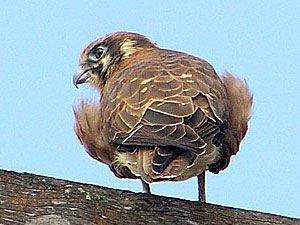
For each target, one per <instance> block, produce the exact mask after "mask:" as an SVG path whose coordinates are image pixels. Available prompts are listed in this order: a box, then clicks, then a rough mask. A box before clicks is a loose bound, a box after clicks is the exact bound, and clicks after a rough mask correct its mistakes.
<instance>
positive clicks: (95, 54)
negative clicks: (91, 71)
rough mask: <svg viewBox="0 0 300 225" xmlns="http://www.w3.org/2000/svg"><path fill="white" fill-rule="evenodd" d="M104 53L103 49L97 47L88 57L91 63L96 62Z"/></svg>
mask: <svg viewBox="0 0 300 225" xmlns="http://www.w3.org/2000/svg"><path fill="white" fill-rule="evenodd" d="M103 53H104V48H103V47H98V48H96V49H95V50H94V51H92V54H91V55H90V59H91V60H93V61H98V60H99V59H100V58H101V57H102V55H103Z"/></svg>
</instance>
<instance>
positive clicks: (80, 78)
mask: <svg viewBox="0 0 300 225" xmlns="http://www.w3.org/2000/svg"><path fill="white" fill-rule="evenodd" d="M89 69H90V68H86V67H84V66H83V65H81V66H80V67H79V68H78V69H77V71H76V72H75V73H74V76H73V84H74V86H75V87H76V88H78V84H83V83H85V81H86V80H87V79H88V78H89V75H88V73H87V72H88V71H89Z"/></svg>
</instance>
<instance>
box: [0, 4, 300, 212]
mask: <svg viewBox="0 0 300 225" xmlns="http://www.w3.org/2000/svg"><path fill="white" fill-rule="evenodd" d="M181 2H182V1H151V2H150V1H148V2H146V1H144V2H142V1H93V0H89V1H72V2H71V1H69V2H67V1H64V2H63V1H40V3H36V4H35V3H33V1H1V2H0V9H1V14H0V34H1V35H0V44H1V51H0V62H1V65H0V77H1V88H0V96H1V99H0V105H1V107H0V125H1V132H0V142H1V145H0V168H2V169H6V170H13V171H19V172H24V171H26V172H31V173H35V174H41V175H47V176H51V177H56V178H63V179H68V180H72V181H79V182H84V183H92V184H97V185H102V186H107V187H112V188H118V189H126V190H132V191H136V192H138V191H141V190H142V188H141V185H140V182H139V181H132V180H120V179H118V178H115V177H114V176H113V174H112V173H111V172H110V170H109V169H108V168H107V167H106V166H104V165H102V164H100V163H98V162H96V161H95V160H93V159H91V158H90V157H89V156H88V155H87V154H86V153H85V151H84V149H83V147H82V146H81V145H80V144H79V142H78V140H77V138H76V137H75V134H74V132H73V121H74V116H73V113H72V105H74V104H76V103H77V102H78V101H79V100H80V99H81V98H87V97H89V98H98V94H97V93H96V92H95V91H93V90H91V89H90V88H88V87H86V86H81V87H80V88H79V89H75V88H74V86H73V84H72V76H73V73H74V72H75V70H76V69H77V66H78V58H79V54H80V52H81V50H82V49H83V48H84V47H85V46H86V45H87V44H89V43H90V42H91V41H93V40H95V39H97V38H99V37H101V36H103V35H105V34H108V33H111V32H113V31H119V30H125V31H133V32H138V33H141V34H144V35H146V36H147V37H148V38H150V39H151V40H153V41H155V42H156V43H157V44H158V45H159V46H161V47H163V48H168V49H173V50H179V51H183V52H187V53H190V54H192V55H195V56H198V57H201V58H204V59H206V60H207V61H209V62H210V63H211V64H212V65H213V66H214V67H215V68H216V70H217V71H218V73H219V74H221V73H222V72H223V71H224V70H225V69H226V70H228V71H230V72H232V73H233V74H236V75H238V76H240V77H242V78H245V79H246V80H247V82H248V84H249V86H250V88H251V90H252V92H253V94H254V111H253V112H254V113H253V117H252V119H251V122H250V128H249V132H248V134H247V136H246V138H245V140H244V141H243V143H242V146H241V150H240V152H239V153H238V155H237V156H235V157H233V158H232V160H231V164H230V166H229V168H228V169H227V170H225V171H224V172H222V173H220V174H219V175H212V174H209V175H208V177H207V200H208V202H210V203H215V204H220V205H226V206H233V207H238V208H244V209H252V210H259V211H263V212H271V213H276V214H281V215H287V216H293V217H298V218H299V217H300V206H299V202H300V141H299V140H300V116H299V113H300V104H299V100H300V88H299V85H300V2H299V1H297V0H295V1H276V0H275V1H233V0H231V1H186V2H188V3H184V4H183V3H181ZM152 190H153V192H154V193H156V194H160V195H167V196H175V197H180V198H184V199H191V200H196V199H197V188H196V179H190V180H188V181H186V182H181V183H162V184H154V185H152Z"/></svg>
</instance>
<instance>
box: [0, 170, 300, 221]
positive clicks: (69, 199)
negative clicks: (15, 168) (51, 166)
mask: <svg viewBox="0 0 300 225" xmlns="http://www.w3.org/2000/svg"><path fill="white" fill-rule="evenodd" d="M0 224H5V225H10V224H14V225H16V224H22V225H23V224H25V225H36V224H41V225H43V224H72V225H73V224H80V225H81V224H86V225H95V224H98V225H99V224H128V225H129V224H130V225H131V224H191V225H193V224H300V220H299V219H293V218H288V217H283V216H277V215H272V214H266V213H260V212H254V211H248V210H242V209H236V208H230V207H223V206H219V205H212V204H207V203H204V204H200V203H199V202H196V201H195V202H194V201H187V200H181V199H176V198H168V197H162V196H156V195H147V194H144V193H132V192H129V191H122V190H114V189H110V188H105V187H100V186H96V185H90V184H82V183H77V182H71V181H66V180H60V179H55V178H51V177H44V176H38V175H34V174H28V173H16V172H11V171H5V170H0Z"/></svg>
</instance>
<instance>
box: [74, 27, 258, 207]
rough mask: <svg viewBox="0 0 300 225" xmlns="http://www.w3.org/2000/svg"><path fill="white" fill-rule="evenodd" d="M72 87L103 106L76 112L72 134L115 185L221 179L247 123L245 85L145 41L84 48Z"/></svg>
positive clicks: (117, 38) (118, 38)
mask: <svg viewBox="0 0 300 225" xmlns="http://www.w3.org/2000/svg"><path fill="white" fill-rule="evenodd" d="M73 82H74V85H75V86H76V87H77V85H78V84H82V83H88V84H90V85H91V86H92V87H94V88H96V89H97V90H98V91H99V92H100V94H101V100H100V102H91V101H82V102H81V104H79V106H77V107H74V113H75V118H76V121H75V127H74V129H75V132H76V134H77V136H78V138H79V140H80V141H81V143H82V144H83V145H84V147H85V148H86V150H87V152H88V153H89V154H90V156H91V157H93V158H94V159H96V160H98V161H100V162H102V163H105V164H107V165H108V166H109V167H110V169H111V170H112V171H113V172H114V174H115V175H116V176H117V177H119V178H132V179H141V180H142V184H143V187H144V191H145V192H147V193H150V187H149V184H150V183H152V182H160V181H182V180H186V179H188V178H191V177H194V176H198V181H199V183H198V185H199V187H198V189H199V200H200V201H201V202H205V171H206V170H209V171H210V172H213V173H219V172H220V171H221V170H224V169H225V168H226V167H227V166H228V164H229V161H230V157H231V156H232V155H235V154H236V153H237V152H238V151H239V145H240V143H241V141H242V139H243V138H244V136H245V134H246V132H247V129H248V121H249V119H250V114H251V107H252V95H251V93H250V91H249V89H248V86H247V84H246V83H245V82H244V81H242V80H240V79H238V78H237V77H234V76H232V75H231V74H229V73H225V74H224V75H223V76H222V77H219V76H218V75H217V73H216V72H215V70H214V68H213V67H212V66H211V65H210V64H209V63H208V62H206V61H204V60H202V59H200V58H197V57H194V56H191V55H188V54H185V53H182V52H176V51H172V50H166V49H161V48H159V47H158V46H157V45H156V44H155V43H154V42H152V41H151V40H149V39H147V38H146V37H144V36H142V35H140V34H135V33H127V32H116V33H112V34H109V35H107V36H105V37H102V38H100V39H99V40H96V41H94V42H92V43H91V44H90V45H88V46H87V47H86V48H85V49H84V50H83V52H82V53H81V56H80V66H79V68H78V70H77V71H76V73H75V75H74V77H73Z"/></svg>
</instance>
